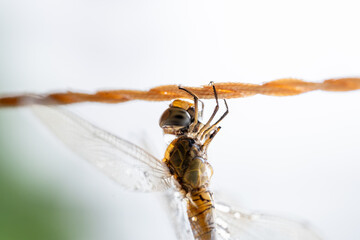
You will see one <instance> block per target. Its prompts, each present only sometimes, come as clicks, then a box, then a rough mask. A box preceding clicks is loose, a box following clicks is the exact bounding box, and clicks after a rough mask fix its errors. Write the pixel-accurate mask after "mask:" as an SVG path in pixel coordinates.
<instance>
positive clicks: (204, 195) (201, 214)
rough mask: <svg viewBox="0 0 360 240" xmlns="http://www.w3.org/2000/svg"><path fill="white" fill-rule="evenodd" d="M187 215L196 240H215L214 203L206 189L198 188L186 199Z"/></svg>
mask: <svg viewBox="0 0 360 240" xmlns="http://www.w3.org/2000/svg"><path fill="white" fill-rule="evenodd" d="M188 198H189V201H188V205H187V214H188V218H189V222H190V226H191V229H192V232H193V235H194V238H195V239H196V240H213V239H215V234H216V232H215V231H216V230H215V223H214V213H213V212H214V211H213V210H214V201H213V198H212V193H211V192H210V191H209V190H208V189H207V188H200V189H199V190H196V191H194V192H191V193H190V196H189V197H188Z"/></svg>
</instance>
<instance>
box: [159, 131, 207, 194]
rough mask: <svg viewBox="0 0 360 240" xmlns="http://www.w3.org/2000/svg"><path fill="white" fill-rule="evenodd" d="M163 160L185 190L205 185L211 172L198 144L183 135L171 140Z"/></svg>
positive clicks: (188, 190) (189, 190)
mask: <svg viewBox="0 0 360 240" xmlns="http://www.w3.org/2000/svg"><path fill="white" fill-rule="evenodd" d="M164 162H165V163H166V165H167V166H168V168H169V169H170V172H171V174H172V175H173V176H174V178H175V179H176V180H177V182H178V183H179V184H180V186H181V187H182V188H183V189H184V190H185V191H186V192H191V191H193V190H196V189H199V188H201V187H204V186H207V185H208V184H209V182H210V179H211V176H212V173H213V170H212V167H211V165H210V164H209V163H208V162H207V160H206V154H205V153H204V152H203V151H202V150H201V147H200V145H199V144H197V143H196V141H195V140H194V139H192V138H189V137H185V136H184V137H179V138H176V139H175V140H174V141H172V142H171V144H170V145H169V146H168V148H167V150H166V152H165V158H164Z"/></svg>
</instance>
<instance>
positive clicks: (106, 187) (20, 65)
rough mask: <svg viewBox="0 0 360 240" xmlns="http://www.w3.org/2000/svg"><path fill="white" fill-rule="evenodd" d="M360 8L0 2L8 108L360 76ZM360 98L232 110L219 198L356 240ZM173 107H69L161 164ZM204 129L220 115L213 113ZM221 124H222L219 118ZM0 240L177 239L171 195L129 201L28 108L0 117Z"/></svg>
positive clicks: (220, 143)
mask: <svg viewBox="0 0 360 240" xmlns="http://www.w3.org/2000/svg"><path fill="white" fill-rule="evenodd" d="M358 9H359V8H358V2H357V1H355V0H345V1H344V0H343V1H316V0H315V1H314V0H312V1H308V0H305V1H278V0H275V1H221V2H219V1H137V0H135V1H113V0H102V1H96V0H93V1H84V0H79V1H70V0H61V1H60V0H53V1H45V0H38V1H20V0H11V1H7V0H3V1H1V2H0V36H1V37H0V52H1V54H0V94H12V93H25V92H26V93H45V92H52V91H66V90H78V91H84V92H94V91H96V90H103V89H141V90H146V89H149V88H151V87H155V86H158V85H163V84H182V85H185V86H200V85H205V84H208V83H209V82H210V81H214V82H215V83H216V82H244V83H263V82H267V81H271V80H275V79H279V78H287V77H295V78H301V79H304V80H307V81H321V80H324V79H328V78H337V77H351V76H360V67H359V66H360V46H359V42H360V35H359V31H358V28H359V22H360V15H359V14H358ZM359 102H360V91H354V92H345V93H335V92H333V93H331V92H311V93H306V94H303V95H299V96H292V97H270V96H253V97H249V98H244V99H234V100H229V107H230V114H229V116H228V117H227V118H226V119H225V120H224V121H223V122H222V127H223V128H222V130H221V132H220V133H219V134H218V135H217V137H216V139H215V140H214V141H213V143H212V144H211V146H210V148H209V153H208V155H209V161H210V162H211V164H212V165H213V168H214V171H215V172H214V177H213V182H212V186H213V189H214V191H215V194H217V195H215V198H216V196H223V197H224V198H225V199H227V200H229V201H231V202H230V204H232V205H234V206H238V207H242V208H246V209H250V210H255V211H262V212H266V213H272V214H279V215H282V216H288V217H292V218H295V219H301V220H305V221H307V222H308V223H310V224H311V225H312V226H314V228H315V229H316V230H317V231H318V232H319V233H320V234H321V235H322V236H323V237H324V239H329V240H335V239H360V228H359V227H358V223H359V222H360V208H359V202H360V193H359V184H360V174H359V172H360V161H359V160H360V151H359V138H360V124H359V123H360V105H359ZM168 104H169V103H168V102H156V103H155V102H142V101H136V102H129V103H122V104H117V105H104V104H95V103H84V104H77V105H74V106H69V107H68V108H69V109H70V110H72V111H74V112H76V113H78V114H79V115H81V116H82V117H84V118H85V119H87V120H88V121H90V122H92V123H94V124H96V125H97V126H99V127H101V128H104V129H106V130H108V131H110V132H112V133H115V134H116V135H119V136H121V137H123V138H126V139H129V140H131V141H133V142H134V143H136V144H138V145H140V146H143V147H146V148H147V149H149V151H150V152H151V153H152V154H154V155H155V156H157V157H159V158H162V157H163V151H164V149H165V145H164V142H163V140H162V133H161V130H160V128H159V127H158V119H159V117H160V115H161V113H162V112H163V110H164V109H165V108H166V107H167V105H168ZM205 104H206V113H205V116H209V115H210V113H211V110H212V108H213V107H214V102H213V101H205ZM222 110H224V109H223V108H222ZM0 133H1V134H0V192H1V193H0V239H1V240H2V239H4V240H20V239H37V240H40V239H41V240H42V239H44V240H45V239H59V240H67V239H69V240H70V239H71V240H72V239H75V240H81V239H87V240H92V239H93V240H97V239H104V240H115V239H124V240H125V239H175V235H174V232H173V230H172V228H171V224H170V222H169V219H168V218H167V214H166V212H165V210H164V208H163V206H162V205H163V204H164V203H163V202H162V201H161V194H141V193H129V192H126V191H124V190H122V189H121V188H120V187H119V186H117V185H116V184H115V183H113V182H112V181H110V180H109V179H107V178H106V177H104V176H103V175H102V174H101V173H99V172H97V171H96V170H95V169H93V168H92V167H91V166H89V165H88V164H87V163H86V162H85V161H83V160H82V159H80V158H78V157H77V156H76V155H74V154H73V153H72V152H71V151H69V150H68V149H67V148H66V147H65V146H63V145H62V143H61V142H60V141H59V140H58V139H56V138H55V137H54V136H53V135H52V134H51V133H49V132H48V131H47V129H46V128H45V127H44V126H43V125H42V124H41V123H40V122H39V121H38V120H37V119H36V118H35V117H34V116H33V114H32V113H31V110H30V109H28V108H16V109H12V108H6V109H0Z"/></svg>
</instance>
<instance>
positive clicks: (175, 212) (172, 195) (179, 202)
mask: <svg viewBox="0 0 360 240" xmlns="http://www.w3.org/2000/svg"><path fill="white" fill-rule="evenodd" d="M164 197H165V199H164V200H165V201H166V204H164V205H165V206H167V210H168V211H167V212H168V215H169V217H170V221H171V223H172V224H173V228H174V230H175V233H176V237H177V239H178V240H193V239H194V236H193V234H192V231H191V227H190V223H189V220H188V215H187V211H186V209H187V208H186V204H187V203H186V200H185V199H184V197H183V196H182V195H181V194H180V193H179V192H177V191H176V190H175V188H172V190H170V191H167V192H166V194H165V196H164Z"/></svg>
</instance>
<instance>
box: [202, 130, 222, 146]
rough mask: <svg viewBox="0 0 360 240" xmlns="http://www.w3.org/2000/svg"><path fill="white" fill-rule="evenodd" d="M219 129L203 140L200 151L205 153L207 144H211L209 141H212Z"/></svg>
mask: <svg viewBox="0 0 360 240" xmlns="http://www.w3.org/2000/svg"><path fill="white" fill-rule="evenodd" d="M220 129H221V127H218V128H217V129H216V130H215V131H214V132H212V133H211V134H210V136H209V137H208V138H207V139H206V140H205V142H204V144H203V145H202V146H201V150H202V151H203V152H206V151H207V148H208V146H209V144H210V143H211V141H212V140H213V139H214V137H215V136H216V134H217V133H218V132H219V131H220Z"/></svg>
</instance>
